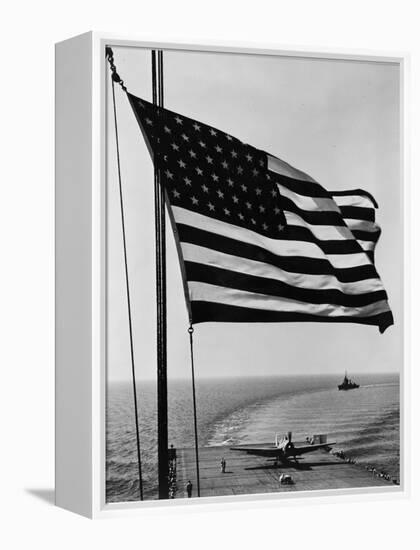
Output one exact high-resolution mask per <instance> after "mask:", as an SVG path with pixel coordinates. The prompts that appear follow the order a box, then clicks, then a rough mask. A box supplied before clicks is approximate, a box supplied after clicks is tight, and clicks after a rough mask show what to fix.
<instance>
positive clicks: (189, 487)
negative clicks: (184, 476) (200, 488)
mask: <svg viewBox="0 0 420 550" xmlns="http://www.w3.org/2000/svg"><path fill="white" fill-rule="evenodd" d="M186 488H187V495H188V498H191V495H192V488H193V484H192V483H191V481H190V480H188V483H187V487H186Z"/></svg>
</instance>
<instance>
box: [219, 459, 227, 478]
mask: <svg viewBox="0 0 420 550" xmlns="http://www.w3.org/2000/svg"><path fill="white" fill-rule="evenodd" d="M220 471H221V472H222V474H224V473H225V471H226V460H225V458H224V457H223V456H222V460H221V461H220Z"/></svg>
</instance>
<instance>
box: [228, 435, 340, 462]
mask: <svg viewBox="0 0 420 550" xmlns="http://www.w3.org/2000/svg"><path fill="white" fill-rule="evenodd" d="M307 441H308V444H307V445H300V446H296V445H295V444H294V443H292V432H288V434H287V435H285V436H282V437H280V436H279V434H276V437H275V440H274V444H273V445H262V446H255V447H253V446H251V445H246V446H245V445H244V446H241V447H230V449H231V451H242V452H245V453H247V454H251V455H255V456H265V457H267V458H274V459H275V462H283V463H284V462H288V461H289V458H294V460H295V462H296V464H297V463H298V461H297V458H296V457H297V456H300V455H303V454H306V453H311V452H313V451H316V450H318V449H323V448H326V447H330V446H331V445H335V442H331V443H329V442H328V443H327V437H326V436H325V435H318V436H313V437H312V438H311V439H308V438H307Z"/></svg>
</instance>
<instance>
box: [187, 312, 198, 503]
mask: <svg viewBox="0 0 420 550" xmlns="http://www.w3.org/2000/svg"><path fill="white" fill-rule="evenodd" d="M188 334H189V336H190V353H191V382H192V395H193V413H194V440H195V467H196V471H197V496H200V466H199V459H198V429H197V400H196V394H195V371H194V342H193V334H194V327H193V325H192V322H191V321H190V326H189V327H188Z"/></svg>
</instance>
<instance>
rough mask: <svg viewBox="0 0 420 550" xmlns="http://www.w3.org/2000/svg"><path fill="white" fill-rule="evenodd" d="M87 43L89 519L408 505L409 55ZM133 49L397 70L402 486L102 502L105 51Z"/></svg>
mask: <svg viewBox="0 0 420 550" xmlns="http://www.w3.org/2000/svg"><path fill="white" fill-rule="evenodd" d="M90 34H91V38H92V54H93V55H92V90H93V97H92V113H93V115H92V116H93V119H92V465H91V466H92V514H91V517H92V518H106V517H119V516H121V515H133V514H138V513H139V512H140V513H143V514H144V513H146V512H150V513H152V512H154V511H156V510H158V509H162V508H165V509H166V510H172V511H176V510H178V511H183V510H185V509H187V508H188V509H189V510H190V509H191V506H193V507H199V509H200V510H203V507H210V506H211V507H213V506H214V505H215V504H217V505H218V506H220V507H223V508H224V509H225V508H233V507H238V506H240V507H243V506H247V507H248V506H250V505H252V506H257V507H261V506H272V505H284V504H291V505H292V504H296V503H299V501H300V499H302V498H304V499H305V502H308V503H313V502H320V501H324V499H325V498H326V497H328V499H329V501H330V502H331V503H334V502H337V501H338V500H339V501H342V499H343V498H345V499H346V500H347V501H360V499H363V500H374V501H377V500H379V499H383V498H387V499H395V498H402V497H405V498H408V497H409V495H410V490H409V487H410V464H409V457H410V444H409V443H410V442H409V430H410V402H409V391H408V389H409V380H410V348H409V345H410V334H409V330H410V325H409V316H410V308H409V304H410V274H409V265H410V263H409V262H410V258H409V248H410V239H409V224H410V218H409V208H408V206H409V198H410V180H409V160H410V159H409V124H408V122H409V112H410V102H409V86H408V82H409V74H410V55H409V53H407V52H377V51H371V50H369V51H367V50H349V49H335V48H334V49H330V48H316V49H313V50H311V49H310V48H309V47H306V46H302V47H301V46H284V45H273V44H261V43H259V44H254V43H232V42H213V41H209V40H206V41H197V42H189V43H186V42H183V41H171V42H166V41H161V40H155V39H150V38H147V39H139V38H134V39H131V38H127V37H119V36H118V35H115V34H108V33H98V32H91V33H90ZM107 45H109V46H114V47H133V48H143V49H151V48H156V49H166V50H168V49H173V50H183V51H206V52H218V53H238V54H253V55H277V56H287V57H310V58H321V59H339V60H348V61H365V62H379V63H395V64H398V65H399V66H400V90H401V94H400V127H401V140H400V146H401V165H400V174H401V192H402V198H403V200H402V201H401V205H402V206H401V207H402V209H403V212H402V218H403V220H404V222H403V226H404V229H403V235H404V266H405V269H404V277H403V281H402V284H403V285H404V304H403V311H404V315H403V318H404V319H403V334H404V351H403V369H402V372H401V373H400V403H401V409H400V411H401V430H400V443H401V446H400V457H401V484H400V485H399V486H391V487H389V488H388V487H384V488H374V487H371V488H363V489H357V488H354V489H334V490H325V491H304V492H296V493H288V494H287V495H286V494H285V495H283V494H276V493H270V494H261V495H238V496H232V497H227V496H223V497H207V498H201V499H192V500H191V501H188V502H184V501H181V500H174V501H147V502H134V503H132V502H130V503H128V502H122V503H106V495H105V486H106V483H105V480H106V453H105V449H106V447H105V420H106V415H105V413H106V409H105V407H106V324H105V323H106V320H105V319H106V315H105V313H106V269H105V266H106V150H105V149H106V147H105V146H106V143H105V141H106V140H105V135H106V132H105V129H106V116H105V113H106V86H105V82H106V74H107V73H106V62H105V46H107Z"/></svg>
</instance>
